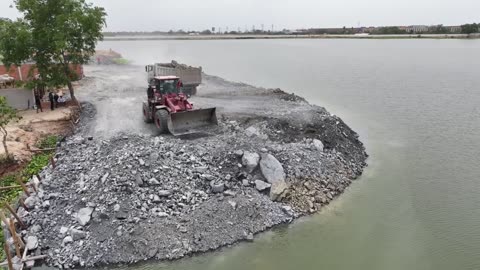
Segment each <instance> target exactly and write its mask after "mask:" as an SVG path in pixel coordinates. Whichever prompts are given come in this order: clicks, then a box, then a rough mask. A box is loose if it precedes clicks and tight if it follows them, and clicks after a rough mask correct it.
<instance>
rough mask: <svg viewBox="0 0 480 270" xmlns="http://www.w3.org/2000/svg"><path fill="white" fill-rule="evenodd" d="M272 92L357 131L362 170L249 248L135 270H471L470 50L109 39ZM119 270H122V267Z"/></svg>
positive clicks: (473, 85)
mask: <svg viewBox="0 0 480 270" xmlns="http://www.w3.org/2000/svg"><path fill="white" fill-rule="evenodd" d="M100 47H102V48H107V49H108V48H112V49H114V50H118V51H120V52H121V53H123V54H124V56H125V57H126V58H129V59H132V60H134V61H135V62H136V63H137V64H142V65H143V64H147V63H151V62H154V61H157V62H158V61H162V62H165V61H169V60H170V59H177V60H179V61H181V62H185V63H188V64H191V65H201V66H203V68H204V70H205V71H206V72H207V73H210V74H214V75H219V76H221V77H224V78H227V79H230V80H234V81H242V82H247V83H250V84H254V85H258V86H264V87H280V88H282V89H285V90H287V91H291V92H295V93H297V94H299V95H302V96H305V97H307V98H308V99H309V100H310V101H311V102H313V103H317V104H320V105H323V106H326V107H327V109H329V110H330V111H331V112H332V113H335V114H338V115H339V116H341V117H342V118H344V119H345V120H346V122H347V123H348V124H349V125H350V126H352V127H353V128H354V129H355V130H357V131H358V132H359V133H360V135H361V139H362V140H363V141H364V142H365V143H366V145H367V151H368V152H369V154H370V156H371V157H370V159H369V164H370V166H369V168H368V169H367V170H366V171H365V174H364V175H363V177H361V179H360V181H357V182H356V183H354V184H353V185H352V186H351V187H350V188H349V189H348V191H347V192H346V193H345V194H344V195H343V196H341V198H340V199H339V200H337V201H336V202H335V203H333V204H331V205H330V206H329V207H328V208H326V209H324V211H322V212H321V213H319V214H317V215H315V216H312V217H308V218H304V219H302V220H299V221H298V222H295V223H294V224H291V225H289V226H285V227H282V228H278V229H275V230H273V231H270V232H267V233H264V234H262V235H261V236H260V237H258V238H256V239H255V242H254V243H243V244H239V245H237V246H234V247H231V248H225V249H224V250H222V251H218V252H215V253H210V254H206V255H200V256H196V257H193V258H188V259H184V260H180V261H176V262H172V263H157V262H150V263H145V264H140V265H136V266H132V267H131V268H133V269H145V270H150V269H151V270H153V269H179V270H180V269H196V270H197V269H198V270H200V269H262V270H267V269H275V270H280V269H399V270H403V269H448V270H450V269H480V168H479V166H480V155H479V153H480V141H479V140H480V75H479V73H478V71H479V70H480V61H479V59H480V49H479V48H480V41H479V40H244V41H108V42H107V41H106V42H103V43H102V44H100ZM120 268H121V267H120Z"/></svg>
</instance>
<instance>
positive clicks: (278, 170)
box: [260, 154, 288, 201]
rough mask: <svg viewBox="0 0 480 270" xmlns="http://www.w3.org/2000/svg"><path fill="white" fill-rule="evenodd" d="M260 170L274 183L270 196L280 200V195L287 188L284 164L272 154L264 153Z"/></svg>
mask: <svg viewBox="0 0 480 270" xmlns="http://www.w3.org/2000/svg"><path fill="white" fill-rule="evenodd" d="M260 170H261V171H262V174H263V176H264V177H265V179H267V181H268V182H269V183H270V184H272V186H271V188H270V198H271V199H272V200H274V201H275V200H278V199H279V198H280V195H282V193H283V192H284V191H285V189H287V187H288V186H287V183H286V182H285V171H284V170H283V167H282V164H281V163H280V161H278V160H277V159H276V158H275V157H274V156H272V155H270V154H262V159H261V160H260Z"/></svg>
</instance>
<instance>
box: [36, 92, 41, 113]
mask: <svg viewBox="0 0 480 270" xmlns="http://www.w3.org/2000/svg"><path fill="white" fill-rule="evenodd" d="M35 105H36V106H37V113H38V110H39V109H40V112H43V109H42V100H41V98H40V93H38V91H35Z"/></svg>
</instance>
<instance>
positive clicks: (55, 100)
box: [35, 90, 66, 113]
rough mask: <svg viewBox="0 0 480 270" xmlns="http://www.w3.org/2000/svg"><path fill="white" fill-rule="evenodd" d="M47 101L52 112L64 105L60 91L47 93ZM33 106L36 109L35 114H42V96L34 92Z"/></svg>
mask: <svg viewBox="0 0 480 270" xmlns="http://www.w3.org/2000/svg"><path fill="white" fill-rule="evenodd" d="M48 100H49V101H50V109H51V110H52V111H53V110H55V108H58V106H59V105H60V106H61V105H64V104H65V102H66V100H65V97H64V94H63V91H62V90H59V91H55V92H54V91H49V92H48ZM35 105H36V107H37V113H38V111H39V110H40V112H43V108H42V96H41V95H40V93H39V91H35Z"/></svg>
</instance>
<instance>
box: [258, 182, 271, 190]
mask: <svg viewBox="0 0 480 270" xmlns="http://www.w3.org/2000/svg"><path fill="white" fill-rule="evenodd" d="M271 186H272V184H270V183H267V182H263V181H262V180H255V188H256V189H257V190H258V191H264V190H266V189H269V188H270V187H271Z"/></svg>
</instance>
